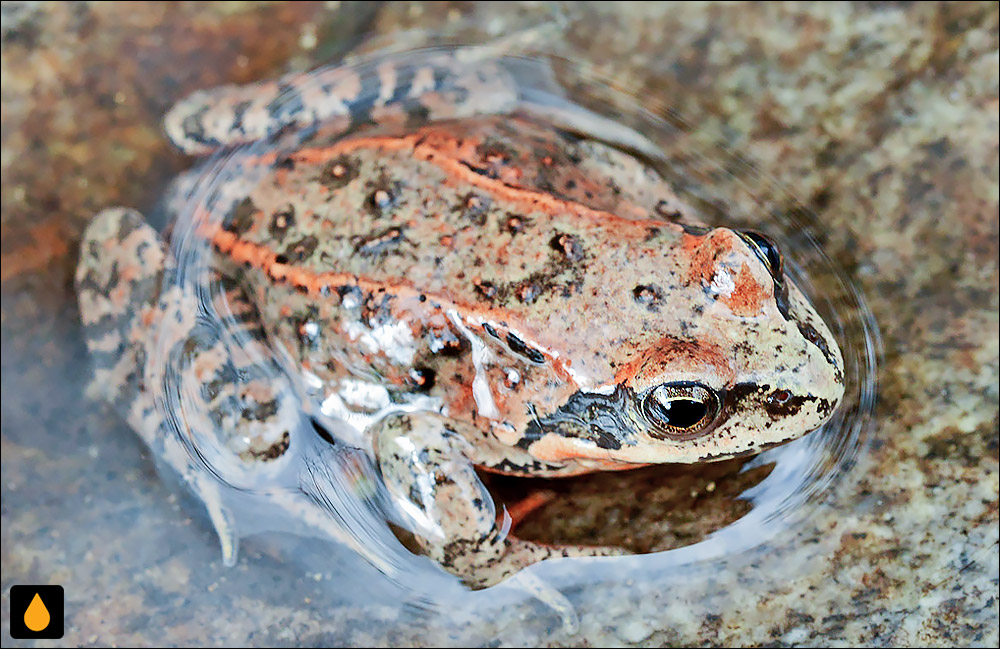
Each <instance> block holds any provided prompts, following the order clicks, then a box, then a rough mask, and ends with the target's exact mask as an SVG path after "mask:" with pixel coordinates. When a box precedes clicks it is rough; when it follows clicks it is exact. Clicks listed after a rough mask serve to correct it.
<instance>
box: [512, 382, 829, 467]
mask: <svg viewBox="0 0 1000 649" xmlns="http://www.w3.org/2000/svg"><path fill="white" fill-rule="evenodd" d="M717 398H718V400H719V403H720V407H719V408H718V412H717V414H716V415H715V418H714V419H713V421H712V422H711V423H710V424H709V425H708V426H705V427H704V428H702V429H699V430H698V431H697V432H696V433H693V434H691V435H687V436H684V435H670V436H664V435H662V434H660V433H659V432H658V431H657V430H656V426H655V424H654V423H652V422H650V420H649V419H648V417H646V416H645V415H644V414H643V407H642V402H643V398H642V395H638V394H636V392H635V391H634V390H633V389H632V388H630V387H628V386H626V385H622V384H619V385H618V386H617V387H616V388H615V390H614V392H612V393H610V394H600V393H595V392H577V393H575V394H574V395H573V396H572V397H570V398H569V400H568V401H567V402H566V404H565V405H563V406H561V407H560V408H559V409H557V410H556V411H555V412H553V413H551V414H549V415H545V416H541V417H539V416H537V415H535V416H533V417H532V419H531V421H530V422H529V424H528V426H527V428H526V430H525V433H524V435H523V436H522V438H521V439H520V440H519V441H518V443H517V447H518V448H521V449H523V450H525V451H529V449H530V447H531V445H532V444H534V443H535V442H537V441H539V440H540V439H542V438H543V437H545V436H547V435H557V436H559V437H566V438H575V439H581V440H587V441H590V442H592V443H594V444H595V445H596V446H597V447H598V448H599V449H603V450H606V451H618V450H621V449H622V448H624V447H634V446H638V445H639V444H640V441H641V440H640V436H646V437H652V438H654V439H657V440H660V441H664V442H668V443H669V442H673V443H675V444H682V443H684V442H689V441H692V440H696V439H699V438H703V437H705V436H707V435H710V434H711V433H712V432H713V431H715V430H716V429H717V428H719V426H721V425H722V424H724V423H725V422H727V421H729V420H730V419H731V418H733V417H734V416H738V414H739V413H740V412H741V411H743V410H746V409H747V408H753V409H755V410H761V411H763V412H766V413H767V415H768V416H769V418H770V420H771V421H772V422H777V421H781V420H782V419H786V418H788V417H794V416H795V415H797V414H798V413H799V411H800V410H801V409H802V408H803V407H805V406H806V405H807V404H813V403H814V404H815V406H816V411H817V413H819V414H820V415H821V417H822V419H823V420H825V419H826V418H827V417H829V415H830V414H831V413H832V411H833V409H834V407H835V405H836V404H834V403H831V402H829V401H828V400H827V399H823V398H820V397H816V396H812V395H806V396H796V395H791V394H789V393H788V392H787V391H785V390H775V389H772V387H771V386H769V385H758V384H756V383H739V384H737V385H734V386H732V387H730V388H729V389H722V390H718V391H717ZM820 423H821V422H820ZM818 425H819V424H817V426H818ZM765 428H770V424H769V423H768V424H765ZM805 432H807V431H803V434H804V433H805ZM798 436H799V435H793V436H792V437H789V438H788V439H783V440H779V441H774V442H764V443H760V444H759V445H757V446H754V447H753V448H749V449H746V451H745V452H739V453H734V454H723V455H719V456H718V457H717V459H724V458H726V457H738V456H740V455H750V454H754V453H759V452H760V451H762V450H764V449H765V448H770V447H772V446H777V445H779V444H782V443H784V442H786V441H788V440H789V439H793V438H795V437H798Z"/></svg>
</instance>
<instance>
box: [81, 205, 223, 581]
mask: <svg viewBox="0 0 1000 649" xmlns="http://www.w3.org/2000/svg"><path fill="white" fill-rule="evenodd" d="M173 272H174V262H173V258H172V257H171V256H170V254H169V253H168V252H167V250H166V247H165V245H164V244H163V242H162V240H161V239H160V237H159V235H158V234H157V233H156V231H155V230H154V229H153V228H152V227H150V226H149V225H148V224H147V223H146V221H145V220H144V219H143V217H142V215H141V214H140V213H138V212H136V211H135V210H130V209H127V208H120V207H116V208H109V209H106V210H103V211H102V212H100V213H99V214H97V215H96V216H95V217H94V218H93V220H92V221H91V222H90V224H89V225H88V227H87V229H86V231H85V232H84V235H83V239H82V243H81V250H80V261H79V263H78V265H77V269H76V274H75V284H76V290H77V296H78V300H79V307H80V319H81V322H82V324H83V327H84V336H85V339H86V344H87V348H88V350H89V352H90V355H91V358H92V363H93V366H94V380H93V382H92V386H91V391H92V392H94V393H96V396H99V397H101V398H103V399H105V400H106V401H108V402H110V403H111V404H112V405H113V406H114V407H115V409H116V410H118V412H120V413H121V414H122V415H123V416H124V417H125V419H126V420H127V421H128V423H129V425H130V426H131V427H132V428H133V429H134V430H135V431H136V433H137V434H138V435H139V436H140V437H141V438H142V440H143V441H144V442H145V444H146V445H147V447H149V449H150V450H151V451H152V453H153V454H154V456H156V457H157V458H159V459H161V460H163V461H165V462H166V463H167V464H168V465H169V466H170V467H171V468H172V469H173V470H175V471H176V472H177V473H178V474H179V475H180V476H181V477H182V479H183V480H184V481H185V482H186V483H187V484H188V485H189V486H190V487H191V489H192V490H193V491H194V492H195V494H196V496H197V497H198V498H199V499H200V500H201V501H202V502H203V503H205V507H206V509H207V510H208V514H209V518H210V519H211V521H212V524H213V525H214V527H215V529H216V531H217V532H218V535H219V538H220V541H221V544H222V554H223V560H224V561H225V562H226V563H227V564H232V563H233V562H234V561H235V557H236V547H237V538H238V537H237V535H236V533H235V531H234V528H233V524H232V516H231V514H230V513H229V512H228V511H227V510H226V508H225V506H224V505H223V502H222V494H221V492H220V489H219V484H218V482H217V481H216V480H215V479H214V477H213V476H211V475H207V474H205V473H204V472H203V471H201V470H200V467H198V466H197V464H196V463H194V462H193V461H192V455H191V448H190V444H189V443H187V441H188V440H185V439H183V438H182V437H181V436H180V435H179V434H178V432H177V430H176V428H175V424H174V423H172V422H168V421H167V420H166V419H165V417H164V410H163V408H161V407H158V406H157V403H156V401H157V393H158V390H160V386H161V385H162V383H161V379H162V377H161V376H158V375H157V373H156V372H154V371H151V370H152V366H153V365H155V363H150V358H151V357H153V356H155V354H156V337H157V331H158V329H159V327H160V326H161V324H162V323H163V321H164V319H165V318H168V319H173V320H174V321H179V322H181V323H183V322H185V321H187V320H185V318H187V319H190V318H191V317H192V316H193V313H194V312H193V311H191V310H190V309H191V307H192V300H191V298H190V296H188V295H184V294H183V292H182V291H180V290H179V289H177V288H176V287H174V288H173V289H170V290H166V291H164V287H165V286H167V284H169V282H170V277H171V275H172V273H173ZM185 313H187V314H188V315H185Z"/></svg>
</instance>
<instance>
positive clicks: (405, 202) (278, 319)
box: [75, 52, 845, 588]
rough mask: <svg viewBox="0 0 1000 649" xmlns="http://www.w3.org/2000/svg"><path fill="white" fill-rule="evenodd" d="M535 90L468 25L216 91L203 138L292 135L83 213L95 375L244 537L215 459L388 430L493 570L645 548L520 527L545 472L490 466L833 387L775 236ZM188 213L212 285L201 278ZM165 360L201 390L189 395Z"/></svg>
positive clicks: (396, 458)
mask: <svg viewBox="0 0 1000 649" xmlns="http://www.w3.org/2000/svg"><path fill="white" fill-rule="evenodd" d="M523 99H524V97H523V93H520V91H519V89H518V82H517V79H516V78H515V75H514V74H512V72H511V70H510V69H508V68H505V67H504V65H503V64H502V62H500V61H499V60H479V61H474V62H472V63H470V62H469V61H468V59H463V58H461V57H460V56H458V55H457V54H456V53H448V52H445V53H441V52H435V53H433V54H432V55H430V56H427V57H423V58H419V57H418V58H413V57H410V58H407V59H406V60H400V59H395V60H384V61H380V62H376V63H372V64H370V65H368V66H367V67H364V66H361V67H359V66H349V65H345V66H334V67H331V68H327V69H324V70H321V71H318V72H313V73H307V74H300V75H290V76H287V77H285V78H282V79H281V80H278V81H272V82H260V83H255V84H249V85H237V86H223V87H220V88H216V89H211V90H204V91H198V92H196V93H194V94H193V95H191V96H189V97H188V98H186V99H184V100H182V101H181V102H179V103H178V104H177V105H176V106H175V107H174V108H172V109H171V110H170V111H169V112H168V113H167V115H166V117H165V118H164V128H165V131H166V133H167V135H168V137H169V138H170V140H171V141H172V142H173V144H174V145H176V146H177V147H178V148H179V149H180V150H181V151H183V152H185V153H188V154H191V155H194V156H207V155H209V154H211V153H215V152H220V151H221V152H226V151H234V150H239V149H240V148H241V147H246V145H248V144H252V143H255V142H257V143H259V142H265V143H269V144H268V146H265V147H257V148H251V149H252V150H251V151H250V153H248V154H246V155H245V156H243V157H239V158H232V160H235V162H233V163H232V164H231V165H230V167H229V172H228V175H226V176H224V177H223V179H222V181H221V182H220V183H219V184H218V185H219V186H218V188H217V190H216V191H214V192H212V193H211V195H210V196H202V197H200V198H197V199H196V200H194V201H188V202H187V203H185V204H184V205H183V206H182V207H176V208H174V212H175V213H174V215H173V218H174V219H177V220H178V221H179V222H180V221H183V222H184V223H186V224H187V226H186V229H184V228H179V227H177V226H175V227H174V228H173V230H172V231H170V230H169V229H168V230H166V231H165V232H164V233H161V232H158V231H157V230H156V229H155V228H153V227H152V226H151V225H150V224H149V223H148V222H147V221H146V220H145V218H144V217H143V215H142V214H140V213H139V212H137V211H135V210H133V209H129V208H124V207H115V208H108V209H105V210H103V211H101V212H100V213H98V214H97V215H96V216H95V217H94V218H93V220H92V221H91V222H90V224H89V225H88V227H87V229H86V231H85V233H84V235H83V238H82V244H81V253H80V261H79V265H78V268H77V271H76V275H75V283H76V288H77V294H78V298H79V306H80V313H81V320H82V323H83V325H84V328H85V333H86V342H87V346H88V349H89V351H90V353H91V355H92V357H93V358H94V364H95V385H97V386H98V388H96V389H97V390H98V392H99V393H100V394H101V396H102V397H104V398H105V399H107V400H108V401H110V402H112V403H113V404H114V405H115V406H116V407H117V408H118V409H119V410H120V411H122V412H123V413H124V414H125V416H126V418H127V420H128V422H129V424H130V425H131V426H132V427H133V428H134V429H135V430H136V431H137V432H138V433H139V435H140V437H142V439H143V440H144V441H145V442H146V444H147V445H148V446H149V447H150V448H151V449H153V451H154V453H155V454H156V455H158V456H159V457H160V458H162V459H164V460H165V461H166V463H167V464H168V465H169V466H172V467H174V468H175V469H176V470H177V471H178V472H179V473H180V474H181V475H182V476H184V479H185V480H186V482H187V483H188V484H189V486H191V488H192V489H193V490H194V492H195V493H196V494H197V495H198V496H199V498H200V500H201V501H202V502H203V503H204V504H205V507H206V509H207V510H208V514H209V518H210V519H211V521H212V523H213V524H214V526H215V528H216V531H217V532H218V536H219V538H220V542H221V545H222V554H223V559H224V562H225V563H227V564H232V563H233V562H235V557H236V553H237V539H238V536H239V535H238V533H237V530H236V522H235V520H234V517H233V515H232V513H231V512H230V511H228V510H227V507H226V504H225V502H224V498H222V496H221V490H222V489H223V487H222V486H220V483H224V482H226V481H229V482H233V481H235V480H237V478H238V479H239V480H243V481H244V482H248V483H254V484H261V483H265V484H266V483H267V481H268V480H269V479H270V478H269V476H273V475H275V470H276V469H275V467H279V466H281V465H282V463H286V462H290V461H293V460H292V458H293V457H295V453H296V451H297V450H299V451H301V449H302V448H305V447H306V446H308V444H306V442H305V441H304V440H305V437H306V436H308V435H313V436H316V435H319V436H320V437H322V438H323V439H325V440H328V441H329V442H330V443H342V440H343V439H344V438H346V439H347V443H349V444H351V445H353V446H356V447H358V448H361V449H364V452H365V454H366V456H368V457H370V458H371V459H372V461H373V463H374V464H375V466H377V470H378V476H379V479H380V481H381V482H382V483H383V484H384V486H385V488H386V489H387V491H388V492H389V493H390V494H391V497H392V499H393V502H394V503H395V505H396V508H397V511H399V512H401V517H402V518H403V519H405V520H406V521H408V523H409V525H410V528H411V530H412V531H413V535H414V537H415V539H416V543H417V545H418V546H419V548H420V551H421V552H423V553H424V554H425V555H426V556H428V557H429V558H430V559H431V560H433V561H434V562H436V563H437V564H438V565H440V566H441V567H442V568H443V569H444V570H446V571H447V572H449V573H451V574H453V575H456V576H457V577H459V578H460V579H461V580H463V581H464V582H465V583H466V584H468V585H469V586H470V587H472V588H486V587H489V586H491V585H494V584H497V583H499V582H501V581H503V580H504V579H506V578H508V577H510V576H511V575H513V574H515V573H517V572H518V571H520V570H522V569H523V568H526V567H528V566H530V565H532V564H535V563H538V562H540V561H544V560H547V559H557V558H566V557H600V556H608V555H614V554H621V553H624V551H623V550H622V549H620V548H612V547H603V546H583V545H548V544H542V543H537V542H533V541H529V540H526V539H521V538H519V537H518V536H517V535H516V534H514V533H513V532H512V527H514V526H515V525H516V523H517V522H518V520H520V519H521V518H523V516H524V515H526V513H527V512H530V511H531V510H532V509H534V508H535V507H537V505H538V503H539V502H544V498H543V499H535V500H533V501H532V502H530V503H528V504H527V505H525V506H524V507H520V508H518V507H514V508H511V509H510V510H506V509H500V508H498V506H497V505H496V503H495V502H494V499H493V498H492V496H491V494H490V492H489V490H488V489H487V487H486V486H485V483H484V480H483V477H482V476H483V473H499V474H506V475H513V476H522V477H532V478H552V479H557V478H562V477H567V476H577V475H582V474H588V473H593V472H598V471H619V470H628V469H634V468H637V467H642V466H648V465H654V464H656V465H660V464H664V465H668V464H697V463H707V462H717V461H721V460H727V459H731V458H739V457H746V456H750V455H754V454H756V453H760V452H761V451H763V450H765V449H768V448H772V447H774V446H777V445H780V444H784V443H786V442H789V441H791V440H794V439H797V438H799V437H802V436H803V435H805V434H806V433H808V432H810V431H813V430H815V429H817V428H818V427H820V426H822V425H823V424H824V423H825V422H826V421H828V420H829V419H830V418H831V416H832V415H833V413H834V412H835V410H836V409H837V407H838V405H839V404H840V402H841V400H842V399H843V395H844V390H845V388H844V360H843V356H842V354H841V352H840V349H839V347H838V344H837V341H836V338H835V337H834V335H833V334H832V333H831V330H830V328H829V327H828V326H827V324H826V323H825V322H824V321H823V318H822V317H821V316H820V315H819V313H818V312H817V310H816V309H815V307H814V306H813V305H812V304H811V303H810V301H809V299H808V298H807V297H806V296H805V294H804V293H803V291H802V290H801V289H800V288H799V286H798V285H797V284H796V282H795V281H793V279H792V277H791V275H790V273H789V272H788V271H787V269H786V261H785V259H784V258H783V256H782V253H781V250H780V249H779V246H778V245H777V244H776V243H775V241H774V240H773V239H771V238H770V237H768V236H766V235H764V234H762V233H759V232H756V231H751V230H741V229H734V228H730V227H726V226H723V225H716V226H711V225H708V224H705V223H703V222H702V219H701V218H700V217H699V215H698V214H697V213H696V212H695V210H693V209H692V208H691V207H690V206H688V205H687V204H686V203H685V202H684V201H683V200H682V199H681V198H680V197H679V196H678V195H677V193H675V191H674V190H673V189H672V188H671V186H670V185H669V184H668V183H667V182H666V181H665V180H664V179H663V177H662V175H661V174H660V173H658V172H657V171H656V169H655V168H654V166H653V164H651V162H650V160H649V159H648V158H647V157H646V156H644V155H642V154H640V153H638V152H636V151H634V150H630V149H629V148H628V147H622V146H616V145H615V143H614V142H608V141H603V140H599V139H596V138H593V137H587V136H586V135H585V134H583V133H580V132H578V131H575V130H574V129H573V128H572V124H570V125H569V126H568V127H566V128H560V127H557V126H554V125H553V124H552V123H549V122H547V121H545V120H541V119H538V116H537V113H532V111H530V110H521V106H519V103H518V102H519V100H523ZM570 121H572V120H570ZM289 134H291V135H289ZM271 143H273V144H271ZM191 173H194V174H199V173H202V172H200V171H198V170H197V169H196V170H195V171H194V172H191ZM181 230H183V231H184V232H186V233H187V235H186V236H188V237H193V238H194V239H195V240H197V241H198V242H199V243H200V245H202V246H203V247H204V250H205V251H206V252H205V259H206V260H207V261H206V262H205V264H204V266H205V267H204V269H203V270H202V271H200V272H202V273H204V275H203V278H204V279H203V284H202V286H210V287H212V290H211V291H210V292H209V293H210V294H209V296H208V297H207V298H206V297H205V295H198V291H197V290H196V289H195V288H194V286H195V285H194V284H192V283H191V282H186V281H181V280H178V277H179V276H181V275H183V274H184V273H185V272H186V265H185V263H184V262H183V260H180V259H179V258H178V257H177V256H176V255H175V253H174V250H173V248H172V247H171V242H172V241H173V239H174V238H175V237H177V236H178V234H177V233H178V232H179V231H181ZM188 274H190V273H188ZM206 304H207V305H208V307H210V309H209V310H211V309H214V310H215V311H216V312H224V313H225V314H227V317H226V318H224V319H222V321H223V322H224V325H222V326H221V327H215V328H212V327H209V326H206V324H205V317H204V314H205V312H206V308H207V307H206ZM233 341H238V343H234V342H233ZM156 357H159V358H166V359H167V360H166V361H165V362H153V359H154V358H156ZM165 385H168V386H174V387H175V391H177V392H179V393H182V394H185V395H188V397H189V398H190V399H192V400H193V402H194V403H195V404H196V405H197V407H194V408H189V409H188V410H187V411H185V413H184V416H180V417H178V416H174V417H169V416H166V415H165V413H170V412H171V407H170V403H167V401H169V399H168V398H167V397H165V396H164V393H165V392H169V390H164V387H163V386H165ZM174 410H176V408H175V409H174ZM324 421H337V422H340V423H341V424H342V425H341V426H340V429H342V430H344V431H348V432H346V433H343V432H342V433H339V434H338V435H334V434H331V432H330V430H329V429H328V427H327V426H325V425H324V424H323V422H324ZM335 438H336V439H335ZM193 457H201V458H209V460H210V462H209V463H210V464H211V466H212V467H213V471H210V472H206V471H199V470H195V468H194V467H195V464H197V463H196V462H194V461H193V460H192V458H193ZM220 476H221V479H220ZM275 493H277V492H275ZM282 506H284V507H287V509H288V510H289V511H290V512H292V515H293V516H295V517H298V518H301V519H302V520H305V521H307V522H308V524H310V525H314V526H316V527H321V528H329V526H330V524H329V516H325V515H324V513H323V512H322V511H319V510H318V508H317V506H316V504H315V503H314V502H309V501H303V500H301V499H300V500H293V499H288V498H286V499H285V500H283V501H282ZM332 533H333V534H339V538H346V539H347V542H350V537H348V536H344V535H343V534H342V533H341V532H336V531H334V532H332ZM356 549H358V550H359V551H363V550H364V548H356Z"/></svg>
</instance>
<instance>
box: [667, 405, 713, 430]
mask: <svg viewBox="0 0 1000 649" xmlns="http://www.w3.org/2000/svg"><path fill="white" fill-rule="evenodd" d="M656 411H657V414H658V415H659V416H660V419H661V421H662V422H663V423H665V424H667V425H668V426H673V427H674V428H691V427H692V426H695V425H697V424H698V423H699V422H700V421H701V420H702V419H703V418H704V417H705V414H706V413H707V412H708V407H707V406H706V405H705V404H704V403H702V402H701V401H695V400H694V399H671V400H670V401H668V402H666V403H663V402H659V401H658V402H657V403H656Z"/></svg>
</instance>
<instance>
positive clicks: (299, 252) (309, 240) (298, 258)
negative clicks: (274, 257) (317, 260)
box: [281, 235, 319, 263]
mask: <svg viewBox="0 0 1000 649" xmlns="http://www.w3.org/2000/svg"><path fill="white" fill-rule="evenodd" d="M318 245H319V241H318V240H317V239H316V237H314V236H312V235H309V236H307V237H302V238H301V239H299V240H298V241H296V242H295V243H292V244H291V245H289V246H288V247H287V248H285V252H284V253H282V254H281V256H282V257H284V258H285V259H286V260H287V261H286V262H285V263H289V262H291V263H297V262H303V261H305V260H307V259H309V258H310V257H312V254H313V253H314V252H315V251H316V246H318Z"/></svg>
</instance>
